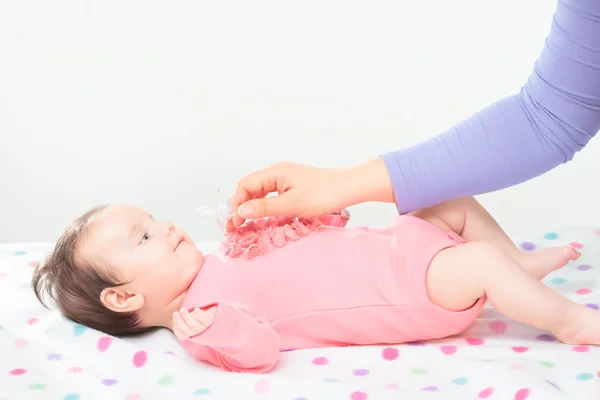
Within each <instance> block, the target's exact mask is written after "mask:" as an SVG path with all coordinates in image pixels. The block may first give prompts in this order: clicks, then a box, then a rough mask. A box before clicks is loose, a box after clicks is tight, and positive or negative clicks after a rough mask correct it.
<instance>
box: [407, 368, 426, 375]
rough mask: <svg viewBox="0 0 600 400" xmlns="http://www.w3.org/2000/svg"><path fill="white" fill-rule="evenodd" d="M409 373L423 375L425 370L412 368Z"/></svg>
mask: <svg viewBox="0 0 600 400" xmlns="http://www.w3.org/2000/svg"><path fill="white" fill-rule="evenodd" d="M410 372H412V373H413V374H415V375H423V374H425V373H427V370H426V369H425V368H413V369H411V370H410Z"/></svg>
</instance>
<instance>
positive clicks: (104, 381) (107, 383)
mask: <svg viewBox="0 0 600 400" xmlns="http://www.w3.org/2000/svg"><path fill="white" fill-rule="evenodd" d="M102 384H103V385H104V386H112V385H116V384H117V380H116V379H102Z"/></svg>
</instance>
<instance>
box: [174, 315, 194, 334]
mask: <svg viewBox="0 0 600 400" xmlns="http://www.w3.org/2000/svg"><path fill="white" fill-rule="evenodd" d="M176 330H177V331H178V332H179V336H178V335H177V332H175V331H176ZM173 333H175V336H177V337H178V338H179V339H186V338H189V337H190V336H193V335H194V333H193V332H192V330H191V329H190V327H189V326H188V325H187V324H186V322H185V321H184V320H183V318H182V317H181V314H180V313H178V312H177V311H176V312H174V313H173Z"/></svg>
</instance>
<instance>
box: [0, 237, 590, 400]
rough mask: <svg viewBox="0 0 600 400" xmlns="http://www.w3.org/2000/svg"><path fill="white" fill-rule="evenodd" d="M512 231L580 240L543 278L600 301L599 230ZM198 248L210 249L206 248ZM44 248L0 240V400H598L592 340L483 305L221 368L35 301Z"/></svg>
mask: <svg viewBox="0 0 600 400" xmlns="http://www.w3.org/2000/svg"><path fill="white" fill-rule="evenodd" d="M517 239H519V240H517V243H518V244H519V246H521V247H522V248H523V249H525V250H527V251H533V250H535V249H536V248H541V247H546V246H550V245H559V244H567V243H570V244H571V245H573V246H575V247H577V248H580V250H581V251H582V257H581V258H580V259H579V260H577V261H576V262H572V263H571V264H569V265H567V266H566V267H565V268H563V269H561V270H559V271H556V272H554V273H552V274H551V275H550V276H548V277H547V278H546V279H545V280H544V283H545V284H547V285H548V286H550V287H551V288H553V289H554V290H557V291H559V292H561V293H563V294H564V295H565V296H568V297H569V298H571V299H573V300H575V301H577V302H579V303H582V304H586V305H587V306H588V307H591V308H597V307H598V306H599V305H600V284H599V282H598V281H599V280H600V231H595V230H593V229H584V228H579V229H564V230H559V231H556V232H549V233H543V232H542V233H538V234H532V235H527V236H525V235H523V236H521V237H518V238H517ZM200 247H201V249H202V250H204V251H214V250H215V249H216V244H214V243H212V244H204V245H201V246H200ZM50 249H51V246H50V245H0V399H3V400H4V399H6V400H22V399H44V400H48V399H57V400H87V399H102V400H105V399H122V400H136V399H140V400H145V399H178V400H180V399H277V400H301V399H305V400H317V399H327V400H332V399H344V400H366V399H369V400H371V399H411V400H414V399H428V400H429V399H461V400H462V399H515V400H525V399H527V400H534V399H536V400H551V399H579V400H583V399H600V378H598V377H597V376H596V373H597V371H598V370H600V347H593V346H570V345H563V344H560V343H558V342H557V341H556V340H555V339H554V338H553V337H552V336H550V335H548V334H547V333H546V332H542V331H539V330H536V329H532V328H529V327H527V326H525V325H522V324H519V323H516V322H514V321H511V320H508V319H506V318H504V317H503V316H501V315H500V314H499V313H498V312H496V311H495V310H494V309H493V308H492V307H491V306H486V307H485V308H484V310H483V312H482V314H481V316H480V318H479V319H478V320H477V321H476V323H475V324H474V325H473V326H472V327H471V328H470V329H469V330H468V331H467V332H464V333H463V334H461V335H460V336H458V337H453V338H448V339H443V340H437V341H433V342H427V343H411V344H405V345H395V346H364V347H347V348H329V349H310V350H297V351H290V352H286V353H283V354H282V358H281V362H280V363H279V365H278V366H277V368H276V369H275V370H274V371H273V372H272V373H270V374H267V375H252V374H240V373H226V372H222V371H220V370H218V369H216V368H214V367H212V366H209V365H206V364H203V363H199V362H196V361H194V360H193V359H191V358H190V357H189V356H187V354H186V353H185V352H184V351H183V349H182V348H181V347H179V345H178V343H177V341H176V340H175V338H174V336H173V335H172V334H171V333H170V332H168V331H166V330H157V331H155V332H152V333H149V334H146V335H143V336H139V337H135V338H127V339H120V338H116V337H111V336H107V335H105V334H102V333H100V332H97V331H94V330H91V329H88V328H86V327H84V326H81V325H77V324H74V323H72V322H69V321H67V320H65V319H64V318H63V317H61V316H60V315H59V314H57V313H56V312H50V311H48V310H46V309H44V308H43V307H42V306H41V305H39V304H38V302H37V300H36V299H35V296H34V295H33V292H32V290H31V287H30V277H31V272H32V269H33V267H34V266H35V265H37V264H38V263H39V261H40V259H41V258H42V257H43V255H44V254H46V253H47V252H48V251H49V250H50ZM515 296H518V293H515ZM523 307H527V304H523Z"/></svg>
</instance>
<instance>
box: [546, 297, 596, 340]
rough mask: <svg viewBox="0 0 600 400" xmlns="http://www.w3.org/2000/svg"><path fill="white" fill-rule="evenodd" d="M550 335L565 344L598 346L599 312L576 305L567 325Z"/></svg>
mask: <svg viewBox="0 0 600 400" xmlns="http://www.w3.org/2000/svg"><path fill="white" fill-rule="evenodd" d="M552 334H553V335H554V336H555V337H556V338H557V339H558V340H560V341H561V342H563V343H566V344H592V345H600V311H597V310H593V309H591V308H588V307H585V306H582V305H578V306H577V308H576V309H575V310H574V313H573V315H572V316H571V317H570V318H569V320H568V321H567V323H566V324H565V325H564V326H563V327H561V328H560V329H559V330H557V331H556V332H552Z"/></svg>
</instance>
